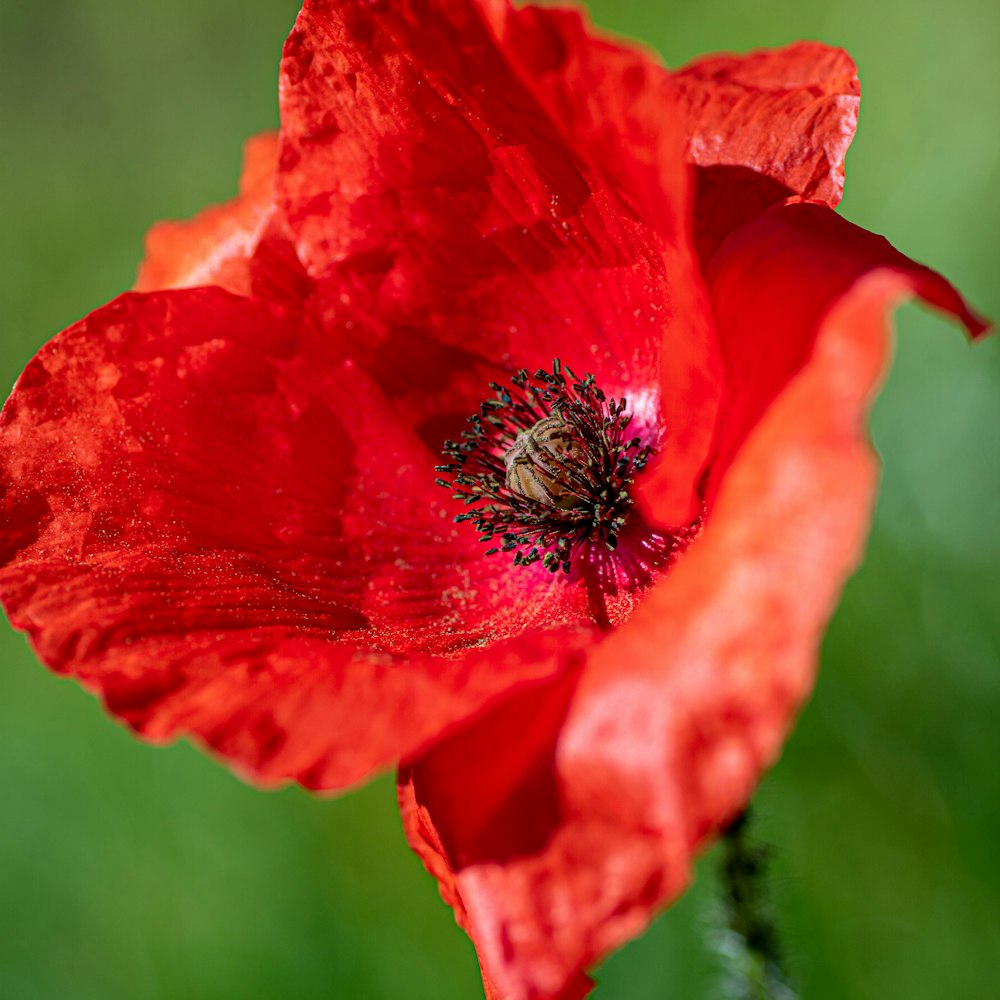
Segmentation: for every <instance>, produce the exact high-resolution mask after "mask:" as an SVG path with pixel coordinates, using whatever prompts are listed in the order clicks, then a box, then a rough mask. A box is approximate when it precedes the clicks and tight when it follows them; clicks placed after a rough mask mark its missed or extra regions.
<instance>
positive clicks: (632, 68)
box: [489, 0, 720, 525]
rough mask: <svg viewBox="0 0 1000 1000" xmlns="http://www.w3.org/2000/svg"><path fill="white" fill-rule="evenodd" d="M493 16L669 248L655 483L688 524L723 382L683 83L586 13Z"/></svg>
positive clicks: (573, 139) (610, 178) (573, 133)
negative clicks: (697, 241)
mask: <svg viewBox="0 0 1000 1000" xmlns="http://www.w3.org/2000/svg"><path fill="white" fill-rule="evenodd" d="M489 10H490V13H491V17H492V21H493V24H494V30H495V31H496V33H497V36H498V39H499V41H500V44H501V45H502V46H503V49H504V52H505V55H506V57H507V59H508V60H509V61H510V63H511V65H513V66H514V67H515V68H516V69H517V71H518V74H519V75H520V77H521V79H522V80H524V81H525V83H526V84H527V85H528V86H529V87H530V89H531V91H532V93H533V95H534V96H535V98H536V99H537V100H538V102H539V104H540V105H541V106H542V107H543V108H544V109H545V111H546V112H547V114H548V115H549V117H550V118H551V120H552V121H553V122H554V123H555V125H556V127H557V128H558V129H559V130H560V132H561V133H562V135H563V137H564V139H565V141H566V143H567V145H568V146H569V147H570V148H572V149H573V150H574V152H576V153H577V155H579V156H580V157H581V159H583V160H584V161H585V162H586V163H587V164H588V165H589V166H590V167H591V169H592V170H593V171H594V172H595V173H596V174H597V175H598V176H600V177H601V178H602V179H603V180H604V181H606V182H607V183H608V184H609V185H610V186H611V187H612V188H614V190H616V191H617V192H618V193H619V195H621V197H622V198H623V199H624V201H625V202H626V203H627V204H629V205H630V206H632V208H633V209H634V210H635V212H636V213H637V214H638V215H639V216H640V217H641V218H642V219H644V220H645V221H646V222H648V223H649V224H650V225H652V226H654V227H655V228H656V230H657V232H658V233H659V234H660V236H661V238H662V241H663V252H664V257H665V259H666V262H667V271H668V274H670V276H671V285H670V294H671V296H672V298H671V321H670V325H669V327H668V328H667V330H666V332H665V335H664V343H663V352H662V369H661V402H660V418H661V422H662V426H663V427H664V428H665V429H666V433H665V435H664V437H663V440H662V442H661V445H660V447H659V452H658V456H657V460H656V461H655V462H654V463H653V465H652V466H651V467H650V469H649V470H648V472H647V473H646V478H647V480H648V481H650V482H652V483H655V489H656V491H657V494H658V497H659V505H658V513H659V516H660V517H661V519H662V520H663V522H664V523H666V524H674V525H675V524H683V523H686V522H687V521H689V520H691V519H692V517H693V516H695V514H696V513H697V507H698V501H697V498H696V495H695V486H696V482H697V478H698V473H699V472H700V471H701V468H702V466H703V465H704V462H705V459H706V456H707V454H708V448H709V443H710V440H711V435H712V429H713V426H714V423H715V414H716V408H717V406H718V402H719V392H720V377H719V365H718V357H717V345H716V341H715V331H714V329H713V325H712V319H711V310H710V308H709V307H708V305H707V301H706V297H705V289H704V283H703V281H702V278H701V274H700V273H699V265H698V263H697V261H696V260H695V257H694V254H693V248H692V246H691V240H690V236H689V229H690V219H689V217H690V215H691V213H692V194H691V191H690V190H689V188H690V175H689V169H688V164H687V161H686V155H687V142H688V135H687V121H686V117H685V115H684V114H683V113H682V108H681V107H680V106H679V104H678V98H677V93H676V88H675V85H674V83H673V80H672V79H671V76H670V74H669V73H668V72H667V71H666V70H665V69H664V68H663V66H662V65H661V64H660V62H659V60H658V59H657V58H656V56H655V55H654V54H652V53H650V52H647V51H645V50H644V49H640V48H637V47H635V46H632V45H628V44H625V43H623V42H621V41H618V40H616V39H612V38H608V37H604V36H602V35H600V34H598V33H596V32H595V31H594V29H593V28H592V26H591V25H590V24H589V23H588V22H587V19H586V17H585V16H584V15H583V14H582V13H581V12H580V11H577V10H564V9H557V8H542V7H532V6H526V7H522V8H518V9H514V8H513V7H511V6H510V5H509V4H508V3H506V2H505V0H496V2H495V3H492V4H491V5H490V6H489Z"/></svg>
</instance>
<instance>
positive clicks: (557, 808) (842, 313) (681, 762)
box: [401, 206, 975, 1000]
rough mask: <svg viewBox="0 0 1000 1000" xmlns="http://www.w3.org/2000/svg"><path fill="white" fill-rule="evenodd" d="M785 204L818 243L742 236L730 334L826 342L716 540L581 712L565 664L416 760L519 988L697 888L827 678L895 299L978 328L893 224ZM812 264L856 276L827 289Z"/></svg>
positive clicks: (444, 870)
mask: <svg viewBox="0 0 1000 1000" xmlns="http://www.w3.org/2000/svg"><path fill="white" fill-rule="evenodd" d="M772 216H773V217H777V218H776V219H773V218H772ZM788 218H790V219H793V220H797V222H798V223H799V225H800V226H801V227H802V228H803V229H804V230H806V231H809V230H811V231H812V234H813V239H812V242H811V243H810V241H809V240H807V239H806V236H805V235H804V233H801V232H800V234H799V238H798V240H797V242H796V243H795V246H794V247H793V248H792V249H791V250H789V251H788V253H787V256H786V254H785V252H784V245H783V243H782V242H781V241H778V240H775V241H773V242H771V241H768V240H767V239H756V240H751V239H750V237H749V235H748V236H747V238H746V240H745V242H741V243H739V245H738V247H737V249H740V250H742V253H740V254H739V255H737V253H736V250H735V249H734V250H733V252H732V253H731V254H728V250H727V254H728V256H727V255H723V256H722V257H720V261H721V262H722V263H720V269H721V270H723V271H724V273H725V275H728V276H729V277H730V281H729V282H727V281H725V280H723V279H722V277H720V276H718V275H717V276H716V281H715V283H714V284H713V289H714V291H715V293H716V295H717V296H719V295H723V296H724V299H723V301H717V311H718V314H719V316H720V321H721V323H722V332H723V334H724V337H725V342H726V343H727V344H728V345H731V346H732V345H735V344H736V343H737V342H740V341H744V340H747V341H749V340H750V339H753V341H754V343H755V344H756V345H757V348H758V350H759V351H760V355H759V358H760V359H761V360H760V364H761V365H763V364H764V361H766V359H767V358H770V357H773V355H772V354H771V353H769V351H768V347H769V346H770V345H771V344H772V343H773V342H774V341H779V342H784V341H786V340H789V339H790V340H794V341H795V342H797V343H798V344H800V345H801V344H809V345H810V349H809V351H808V352H807V355H806V356H805V357H803V358H802V359H801V362H800V364H799V365H798V366H797V367H796V368H795V369H794V370H793V371H786V372H785V374H784V379H783V381H781V382H780V384H778V385H776V386H775V391H774V394H773V397H772V398H771V399H770V400H769V403H768V405H767V406H766V408H765V409H764V411H763V412H762V413H761V414H759V416H758V418H757V419H756V421H755V422H754V424H753V426H752V428H748V429H747V433H746V434H745V435H744V436H743V437H742V438H741V446H740V448H739V450H738V451H737V453H736V454H735V456H734V457H733V460H732V462H731V464H730V465H729V467H728V470H727V472H726V474H725V476H724V478H723V479H722V480H721V482H720V483H719V486H718V495H717V498H716V502H715V506H714V509H713V510H712V511H711V514H710V517H709V520H708V522H707V526H706V528H705V531H704V533H703V534H702V536H701V538H700V539H699V540H698V541H697V542H695V543H694V544H693V545H692V546H691V547H690V548H689V549H688V550H687V552H686V554H685V555H684V557H683V558H682V559H681V560H679V561H678V563H677V564H676V566H675V567H674V568H673V569H672V570H671V572H670V573H668V574H667V575H666V576H665V577H664V578H663V579H662V580H661V581H660V583H659V584H658V585H657V586H656V587H655V588H654V589H653V590H652V591H651V593H650V594H649V595H648V597H647V598H646V600H645V602H644V603H643V604H642V605H641V606H640V607H639V609H638V610H637V611H636V613H635V615H634V616H633V617H632V618H631V619H629V621H628V622H627V623H626V624H625V625H624V626H622V627H621V628H620V629H619V630H618V631H616V632H614V633H612V634H611V635H609V636H608V637H607V638H606V639H605V640H604V641H603V642H602V643H601V644H600V645H598V646H597V647H596V648H594V649H593V651H592V652H591V653H590V654H589V655H588V658H587V663H586V665H585V667H584V668H583V670H582V672H581V674H580V676H579V680H577V681H576V683H575V687H574V689H573V691H572V692H571V695H570V701H569V704H568V707H566V706H565V705H564V703H562V702H560V701H559V698H560V697H565V694H560V690H561V685H564V684H568V683H570V675H565V676H564V678H562V679H561V680H558V681H554V682H551V683H550V684H549V685H547V686H546V688H545V689H539V691H538V692H537V693H536V699H537V704H534V703H532V702H529V701H528V699H518V698H517V697H516V696H515V698H513V699H511V700H510V701H509V702H507V703H506V705H505V706H503V707H498V708H496V709H495V710H494V711H493V713H492V714H491V715H490V716H488V717H486V718H485V719H482V720H478V721H476V722H473V723H471V724H470V725H469V726H468V727H467V728H466V729H465V730H463V731H460V732H458V733H456V734H454V735H453V736H452V737H450V738H449V740H447V741H446V742H444V743H441V744H439V745H438V746H436V747H435V748H434V749H433V750H432V751H431V752H430V753H428V754H427V755H426V756H425V757H423V758H421V759H419V760H417V761H415V762H414V763H413V764H411V765H410V766H409V767H408V768H406V769H404V771H403V773H402V774H401V801H402V803H403V806H404V810H403V815H404V821H405V822H406V824H407V832H408V837H409V839H410V841H411V843H412V844H413V845H414V847H415V849H416V850H417V851H418V853H419V854H420V855H421V857H422V858H424V860H425V862H426V863H427V865H428V868H429V869H430V870H431V872H432V873H433V874H435V875H436V876H437V878H438V879H439V880H440V882H441V884H442V891H443V894H444V895H445V898H446V899H448V900H449V901H451V902H452V903H453V905H454V906H455V907H456V911H457V913H458V915H459V918H460V921H461V922H462V923H463V926H465V927H466V928H467V929H468V930H469V933H470V934H471V935H472V937H473V939H474V941H475V943H476V947H477V950H478V953H479V957H480V962H481V963H482V966H483V969H484V975H485V976H486V978H487V980H488V982H489V983H490V984H491V989H493V990H494V991H495V993H496V995H497V996H502V997H504V998H505V1000H543V998H550V997H553V996H559V995H562V994H561V991H564V990H566V991H568V992H567V993H566V994H565V995H567V996H570V997H579V996H582V995H583V992H584V987H583V986H582V985H581V983H580V979H579V977H580V974H581V970H582V969H585V968H586V967H587V966H589V965H591V964H592V963H593V962H594V961H596V960H597V959H598V958H599V957H600V956H601V955H603V954H604V953H606V952H607V951H608V950H609V949H611V948H613V947H615V946H616V945H618V944H620V943H622V942H623V941H624V940H626V939H627V938H629V937H631V936H633V935H634V934H636V933H638V932H639V931H640V930H641V929H642V928H643V927H644V926H645V925H646V924H647V923H648V921H649V920H650V918H651V916H652V914H653V913H654V912H655V911H656V910H657V909H658V908H659V907H660V906H662V905H663V904H664V903H666V902H668V901H669V900H670V899H672V898H673V897H674V896H676V895H677V894H678V893H679V892H680V891H681V889H682V888H683V886H684V885H685V883H686V881H687V879H688V878H689V874H690V865H691V859H692V856H693V854H694V852H695V851H696V850H697V849H698V848H699V846H701V845H702V844H703V843H704V841H705V839H706V838H707V837H708V836H710V835H711V834H712V833H713V832H714V831H716V830H718V829H719V828H720V827H721V826H723V825H724V824H725V823H726V822H727V821H729V820H730V819H731V818H732V817H733V816H734V814H735V813H736V812H737V811H738V810H739V809H740V808H741V807H742V805H743V804H744V803H745V802H746V800H747V798H748V796H749V795H750V793H751V791H752V789H753V786H754V784H755V782H756V780H757V778H758V776H759V775H760V773H761V771H762V770H763V769H764V768H766V767H767V766H768V765H769V764H771V763H772V762H773V761H774V759H775V757H776V756H777V754H778V752H779V750H780V747H781V744H782V741H783V739H784V738H785V735H786V733H787V731H788V728H789V726H790V724H791V721H792V719H793V717H794V714H795V712H796V710H797V708H798V707H799V705H800V704H801V702H802V700H803V699H804V698H805V697H806V696H807V694H808V693H809V691H810V689H811V687H812V683H813V675H814V670H815V661H816V651H817V647H818V644H819V641H820V638H821V635H822V631H823V628H824V626H825V624H826V621H827V619H828V617H829V615H830V613H831V611H832V609H833V607H834V605H835V603H836V600H837V596H838V593H839V590H840V587H841V585H842V583H843V581H844V579H845V577H846V576H847V574H848V573H849V572H850V571H851V569H852V568H853V566H854V565H855V564H856V562H857V560H858V558H859V557H860V554H861V550H862V547H863V543H864V537H865V534H866V531H867V527H868V522H869V517H870V512H871V506H872V499H873V496H874V490H875V486H876V481H877V462H876V459H875V456H874V454H873V452H872V450H871V448H870V446H869V444H868V442H867V439H866V434H865V429H864V423H865V414H866V410H867V407H868V404H869V402H870V398H871V395H872V393H873V391H874V389H875V387H876V386H877V384H878V382H879V379H880V377H881V374H882V371H883V368H884V365H885V362H886V358H887V353H888V338H887V335H886V310H887V308H888V307H889V306H891V305H893V304H895V302H897V301H898V300H899V299H900V298H901V297H902V296H904V295H905V294H907V293H912V292H916V293H918V294H923V295H926V296H927V298H928V300H929V301H931V302H932V303H934V304H935V305H938V306H941V307H943V308H947V309H949V310H950V311H954V312H955V313H956V314H957V315H959V316H960V317H961V318H962V319H963V321H964V322H967V323H969V324H970V326H973V327H974V326H975V324H974V320H973V319H972V317H970V316H969V315H968V314H967V313H966V312H963V311H962V310H963V307H962V305H961V303H960V301H958V300H957V299H955V298H953V295H954V293H953V292H952V291H951V289H950V287H949V286H947V285H945V284H944V283H943V282H942V281H941V279H939V278H936V277H932V276H931V272H927V271H926V270H925V269H923V268H919V267H917V266H916V265H912V264H908V263H906V262H905V259H904V258H901V257H900V256H899V255H896V254H895V252H894V251H891V250H889V249H888V248H887V245H885V244H884V243H883V244H881V245H882V246H883V247H885V248H886V249H885V250H884V251H883V258H882V259H878V257H877V255H874V254H872V253H868V254H867V255H866V251H865V248H866V247H869V246H870V243H869V241H873V242H879V241H878V240H877V238H876V237H872V236H870V235H867V234H865V235H866V236H867V239H863V238H862V235H861V234H859V233H858V231H857V230H855V229H854V227H851V226H850V225H849V224H848V223H844V222H842V221H840V220H836V222H834V221H829V226H830V227H833V229H832V230H831V229H829V228H828V227H827V222H828V220H832V219H835V217H834V216H833V213H832V212H831V211H830V210H829V209H828V208H826V207H818V206H795V207H793V208H791V209H778V210H775V212H773V213H771V214H770V215H768V216H765V217H764V218H763V219H761V220H760V221H759V222H757V223H754V224H753V225H752V227H749V228H750V229H752V228H753V227H756V228H757V229H758V230H763V233H764V234H766V232H767V231H768V229H769V227H770V226H773V225H777V224H779V223H780V222H781V221H782V220H784V219H788ZM840 227H845V228H844V229H843V231H840ZM845 233H846V234H847V235H846V236H845ZM831 240H832V244H831ZM734 242H735V241H734ZM858 254H860V258H858V257H857V256H856V255H858ZM774 255H777V257H778V259H779V261H780V266H777V265H774V266H772V257H773V256H774ZM811 256H813V257H814V258H815V259H814V260H811V259H810V257H811ZM817 262H822V263H823V264H824V267H825V268H826V269H827V270H830V269H834V270H837V271H838V272H839V273H840V275H841V276H842V277H843V276H844V275H850V276H851V277H850V280H849V281H847V280H843V281H839V282H838V281H831V282H829V283H824V282H820V283H818V284H810V282H812V281H813V279H815V277H816V275H815V274H813V273H812V266H813V264H814V263H817ZM810 287H812V288H814V295H815V297H816V302H815V303H814V305H815V308H814V309H812V310H808V311H807V310H803V309H797V308H794V307H793V308H791V309H789V308H788V306H787V299H788V296H789V293H790V292H791V290H793V289H796V288H799V289H803V288H810ZM799 294H800V296H801V297H805V296H806V293H805V292H800V293H799ZM765 304H767V306H768V307H769V309H768V311H767V312H766V313H765V311H764V306H765ZM751 353H752V352H751V351H750V350H749V348H748V349H747V351H746V352H745V354H744V357H748V356H749V355H750V354H751ZM779 367H780V366H779ZM752 378H753V379H757V378H763V379H764V381H767V379H768V378H769V376H767V375H765V374H762V373H761V372H760V371H757V370H755V371H754V372H753V373H752ZM542 690H545V691H546V692H547V693H546V694H544V695H543V694H542V693H541V692H542ZM480 726H484V727H486V728H485V730H484V731H483V732H485V738H486V739H488V740H489V742H490V743H491V744H492V745H493V746H505V747H506V746H512V747H514V748H515V749H516V750H517V752H516V753H514V754H512V756H511V757H510V758H509V759H510V765H509V767H510V770H509V771H508V770H505V767H504V763H503V761H504V760H505V759H504V758H503V757H500V762H492V761H486V760H485V757H484V755H483V754H482V753H481V751H479V750H478V749H477V748H478V747H479V746H480V745H481V744H482V741H483V739H484V736H483V733H482V732H481V731H480V728H479V727H480ZM524 733H527V734H529V736H530V738H529V739H527V741H526V742H527V745H526V747H522V745H521V743H520V740H521V738H522V734H524ZM469 761H472V762H473V763H474V764H475V763H478V767H477V768H476V770H477V772H478V779H476V778H475V777H474V776H473V775H472V774H470V773H469V765H468V762H469ZM546 768H551V769H552V773H551V774H546V773H545V769H546ZM497 789H500V790H504V791H507V793H508V796H509V800H510V801H512V802H513V801H517V798H518V796H520V795H524V794H530V796H531V797H532V802H533V808H532V811H531V813H530V816H531V821H532V825H533V827H538V828H537V829H532V830H529V831H528V833H530V836H529V835H526V833H525V831H523V830H521V831H517V833H516V836H515V835H513V834H511V833H507V834H505V835H503V831H504V830H505V829H506V828H507V827H506V823H505V820H504V816H505V805H504V804H503V803H502V802H498V801H496V799H497ZM543 791H547V795H548V798H547V799H544V798H543V797H542V793H543ZM460 813H461V814H462V815H459V814H460ZM470 816H471V817H472V818H471V820H470V819H469V817H470ZM490 816H493V817H498V818H499V822H498V825H497V828H496V830H489V831H487V832H488V835H487V834H486V833H484V830H486V825H485V819H486V818H487V817H490ZM539 818H540V819H539ZM498 837H500V838H501V839H500V842H499V843H497V842H496V839H497V838H498ZM540 840H544V842H545V844H544V847H543V848H541V849H539V848H538V847H537V846H535V845H536V844H537V843H538V842H539V841H540Z"/></svg>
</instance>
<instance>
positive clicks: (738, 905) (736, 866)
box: [717, 810, 795, 1000]
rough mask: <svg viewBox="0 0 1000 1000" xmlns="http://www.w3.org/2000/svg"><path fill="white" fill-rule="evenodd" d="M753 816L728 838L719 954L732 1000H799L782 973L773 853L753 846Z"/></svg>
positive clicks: (738, 822)
mask: <svg viewBox="0 0 1000 1000" xmlns="http://www.w3.org/2000/svg"><path fill="white" fill-rule="evenodd" d="M749 825H750V821H749V810H746V811H744V812H742V813H740V815H739V816H738V817H737V818H736V819H735V820H734V821H733V822H732V823H731V824H730V825H729V827H728V828H727V829H726V831H725V833H724V834H723V836H722V857H721V858H720V860H719V874H718V877H719V887H720V889H721V891H722V896H723V899H722V904H723V917H724V920H725V930H724V932H723V933H722V934H721V935H720V937H719V940H718V944H717V950H718V952H719V954H720V955H721V957H722V959H723V961H724V964H725V971H726V980H727V981H726V987H727V989H726V996H727V997H731V998H732V1000H794V997H795V994H794V992H793V991H792V989H791V988H790V987H789V986H788V984H787V982H786V980H785V976H784V974H783V972H782V968H781V949H780V947H779V944H778V933H777V928H776V927H775V925H774V920H773V916H772V914H771V912H770V907H769V906H768V901H767V893H766V889H765V879H766V874H767V864H768V861H769V860H770V857H771V848H770V847H768V846H767V845H766V844H760V843H753V842H752V841H751V839H750V836H749V829H748V828H749Z"/></svg>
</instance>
